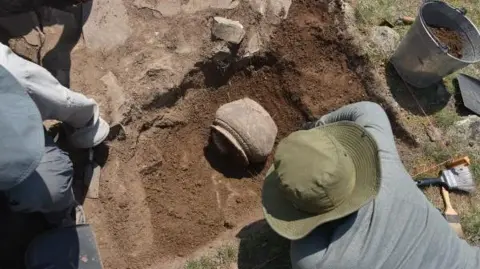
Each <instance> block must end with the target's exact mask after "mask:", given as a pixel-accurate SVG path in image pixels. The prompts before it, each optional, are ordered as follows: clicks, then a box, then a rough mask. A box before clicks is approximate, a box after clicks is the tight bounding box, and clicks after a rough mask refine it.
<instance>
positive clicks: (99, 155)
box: [0, 124, 109, 269]
mask: <svg viewBox="0 0 480 269" xmlns="http://www.w3.org/2000/svg"><path fill="white" fill-rule="evenodd" d="M62 130H63V128H62V127H61V124H56V125H54V126H52V127H51V128H49V130H48V131H47V135H50V136H51V137H56V136H57V135H58V136H59V139H58V142H57V143H56V144H57V146H58V147H60V148H61V149H62V150H64V151H67V152H68V153H69V156H70V159H71V160H72V163H73V168H74V178H73V190H74V193H75V199H76V200H77V202H79V203H80V204H83V202H84V200H85V196H86V193H87V191H88V188H89V186H84V184H83V177H84V172H85V167H86V163H87V161H88V150H78V149H72V148H71V147H69V146H68V143H67V141H66V139H65V134H64V133H63V132H62ZM94 152H95V154H94V160H95V161H96V162H97V163H98V164H99V165H101V166H103V165H105V163H106V161H107V158H108V155H109V148H108V146H107V145H105V144H104V143H102V144H100V145H99V146H97V147H95V148H94ZM51 228H52V227H51V225H49V224H48V223H47V221H46V219H45V217H44V216H43V215H42V214H40V213H28V214H27V213H17V212H12V211H11V210H10V208H9V205H8V200H7V199H6V197H5V195H4V194H3V193H2V192H0V269H23V268H25V264H24V263H25V257H24V254H25V252H26V250H27V248H28V247H29V245H30V243H31V242H32V240H33V239H35V238H36V237H38V235H40V234H43V233H45V232H46V231H48V230H51ZM75 268H76V267H75Z"/></svg>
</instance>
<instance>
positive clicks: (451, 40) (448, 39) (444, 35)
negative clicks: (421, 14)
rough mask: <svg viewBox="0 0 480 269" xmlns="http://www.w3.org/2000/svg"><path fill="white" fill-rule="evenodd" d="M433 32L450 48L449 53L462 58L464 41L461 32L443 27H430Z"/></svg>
mask: <svg viewBox="0 0 480 269" xmlns="http://www.w3.org/2000/svg"><path fill="white" fill-rule="evenodd" d="M429 29H430V32H432V33H433V34H434V35H435V36H436V37H437V38H438V40H439V41H440V43H442V45H444V46H446V47H447V48H448V53H450V54H452V55H453V56H455V57H457V58H459V59H461V58H462V57H463V54H462V50H463V41H462V36H461V35H460V33H458V32H456V31H452V30H450V29H447V28H442V27H429Z"/></svg>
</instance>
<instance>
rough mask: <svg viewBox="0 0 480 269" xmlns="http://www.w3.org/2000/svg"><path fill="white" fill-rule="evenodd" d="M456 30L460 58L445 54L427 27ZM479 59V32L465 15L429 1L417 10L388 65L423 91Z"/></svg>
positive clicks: (445, 50) (442, 4)
mask: <svg viewBox="0 0 480 269" xmlns="http://www.w3.org/2000/svg"><path fill="white" fill-rule="evenodd" d="M428 25H431V26H436V27H443V28H447V29H450V30H453V31H457V32H458V33H459V34H460V35H461V37H462V40H463V51H462V55H463V57H462V58H461V59H459V58H456V57H454V56H453V55H451V54H449V53H448V48H446V47H444V46H442V45H441V44H440V42H439V41H438V40H437V38H436V37H435V36H434V35H433V34H431V33H430V31H429V30H428V28H427V26H428ZM479 60H480V33H479V31H478V29H477V27H476V26H475V25H474V24H473V23H472V22H471V21H470V20H469V19H468V18H467V17H465V14H464V13H463V12H462V11H460V10H459V9H456V8H454V7H452V6H450V5H448V4H446V3H444V2H441V1H429V2H426V3H424V4H423V5H422V6H421V7H420V11H419V14H418V16H417V19H416V20H415V23H414V24H413V25H412V27H411V28H410V30H409V31H408V33H407V35H406V36H405V38H404V39H403V40H402V42H401V43H400V45H399V47H398V48H397V50H396V52H395V54H394V55H393V57H392V59H391V62H392V64H393V66H394V67H395V69H396V70H397V72H398V74H399V75H400V76H401V77H402V78H403V79H404V80H405V81H406V82H408V83H409V84H411V85H413V86H415V87H417V88H426V87H428V86H430V85H432V84H435V83H436V82H439V81H440V80H441V79H442V78H443V77H445V76H447V75H449V74H452V73H453V72H455V71H457V70H459V69H461V68H463V67H466V66H467V65H469V64H472V63H476V62H478V61H479Z"/></svg>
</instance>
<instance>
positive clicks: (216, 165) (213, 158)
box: [203, 142, 265, 179]
mask: <svg viewBox="0 0 480 269" xmlns="http://www.w3.org/2000/svg"><path fill="white" fill-rule="evenodd" d="M203 151H204V154H205V158H206V159H207V161H208V163H209V164H210V166H211V167H212V168H213V169H215V170H216V171H218V172H220V173H222V174H223V175H224V176H225V177H227V178H236V179H242V178H253V177H255V176H257V175H259V174H260V173H261V172H262V170H263V168H264V167H265V163H261V164H254V165H250V166H248V167H245V165H243V164H241V162H240V161H239V160H236V159H233V158H231V157H226V156H225V155H222V154H221V153H220V152H219V151H218V149H216V147H215V146H213V143H211V142H210V143H209V145H208V146H206V147H205V148H204V150H203ZM232 164H234V165H232Z"/></svg>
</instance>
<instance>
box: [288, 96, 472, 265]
mask: <svg viewBox="0 0 480 269" xmlns="http://www.w3.org/2000/svg"><path fill="white" fill-rule="evenodd" d="M345 120H348V121H354V122H356V123H358V124H360V125H361V126H364V127H365V128H366V129H367V130H368V131H369V132H370V133H371V134H372V135H373V137H374V138H375V139H376V141H377V144H378V147H379V156H380V159H381V173H382V185H381V188H380V192H379V194H378V196H377V197H376V199H375V200H374V201H372V202H370V203H369V204H367V205H366V206H364V207H363V208H361V209H360V210H359V211H358V212H357V213H356V214H353V215H351V216H349V217H347V218H345V219H342V220H338V221H335V222H332V223H329V224H326V225H323V226H320V227H318V228H317V229H316V230H314V231H313V232H312V233H311V234H310V235H309V236H307V237H306V238H304V239H302V240H298V241H292V243H291V260H292V265H293V268H294V269H419V268H421V269H460V268H461V269H465V268H472V269H474V268H480V250H479V248H476V247H472V246H470V245H468V243H467V242H465V241H464V240H461V239H460V238H458V236H457V235H456V234H455V232H454V231H453V230H452V229H451V228H450V226H449V225H448V223H447V222H446V221H445V219H444V218H443V216H442V215H441V213H440V212H439V211H438V210H437V209H436V208H435V207H434V206H433V205H432V204H431V203H430V202H429V201H428V200H427V199H426V198H425V196H424V194H423V193H422V192H421V191H420V190H419V189H418V188H417V186H416V184H415V183H414V181H413V180H412V177H411V176H410V175H409V174H408V172H407V171H406V170H405V167H404V166H403V164H402V161H401V160H400V157H399V155H398V152H397V149H396V146H395V141H394V137H393V133H392V129H391V126H390V122H389V120H388V117H387V115H386V114H385V112H384V110H383V109H382V108H381V107H380V106H379V105H377V104H375V103H370V102H362V103H357V104H352V105H349V106H346V107H343V108H341V109H339V110H337V111H335V112H333V113H331V114H328V115H326V116H324V117H322V118H321V119H320V120H319V121H318V124H324V123H332V122H336V121H345Z"/></svg>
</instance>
